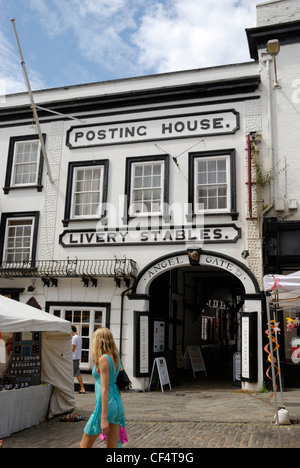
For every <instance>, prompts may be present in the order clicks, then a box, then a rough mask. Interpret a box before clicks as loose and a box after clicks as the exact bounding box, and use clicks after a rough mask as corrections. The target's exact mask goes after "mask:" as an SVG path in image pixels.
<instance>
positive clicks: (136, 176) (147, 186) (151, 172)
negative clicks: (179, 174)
mask: <svg viewBox="0 0 300 468" xmlns="http://www.w3.org/2000/svg"><path fill="white" fill-rule="evenodd" d="M168 167H169V160H168V157H165V156H163V157H154V156H153V157H151V156H147V157H145V158H130V159H128V160H127V175H126V195H127V203H128V215H129V217H136V216H143V215H144V216H147V215H156V216H161V215H164V204H165V203H167V202H168V197H169V195H168V186H169V170H168Z"/></svg>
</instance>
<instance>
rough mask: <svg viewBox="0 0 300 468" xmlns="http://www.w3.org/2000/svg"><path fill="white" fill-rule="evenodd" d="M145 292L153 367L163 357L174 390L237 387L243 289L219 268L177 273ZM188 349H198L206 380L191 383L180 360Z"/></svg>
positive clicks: (201, 374)
mask: <svg viewBox="0 0 300 468" xmlns="http://www.w3.org/2000/svg"><path fill="white" fill-rule="evenodd" d="M149 292H150V297H151V299H150V320H151V322H150V330H151V331H152V332H151V335H150V351H151V358H152V362H153V360H154V359H155V358H156V357H160V356H164V357H166V359H167V364H168V370H169V374H170V378H171V382H172V383H173V385H180V386H183V387H184V386H186V387H187V388H196V387H197V386H200V387H207V386H210V385H213V386H215V387H221V388H224V386H225V387H226V386H227V387H228V386H230V387H232V385H233V384H235V385H237V386H238V385H239V380H238V379H236V378H235V376H237V375H238V374H237V373H236V374H235V376H234V367H235V365H237V366H239V362H238V358H237V357H236V356H237V354H236V353H239V352H240V348H241V342H240V313H241V312H242V311H243V303H244V300H243V296H244V294H245V290H244V287H243V285H242V283H241V282H240V281H239V280H238V279H237V278H236V277H235V276H233V275H232V274H230V273H227V272H225V271H223V270H221V269H219V268H213V267H209V268H208V267H200V266H199V267H196V268H195V267H182V268H176V269H173V270H170V271H168V272H166V273H164V274H162V275H160V276H159V277H158V278H156V279H155V280H154V281H153V282H152V284H151V286H150V291H149ZM188 346H200V349H201V352H202V356H203V360H204V364H205V368H206V373H207V375H205V373H204V372H199V373H196V378H194V374H193V371H192V368H191V365H190V360H189V359H185V358H184V356H185V352H186V349H187V347H188ZM151 365H152V363H151ZM191 386H192V387H191Z"/></svg>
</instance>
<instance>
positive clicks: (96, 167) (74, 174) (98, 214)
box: [71, 164, 104, 219]
mask: <svg viewBox="0 0 300 468" xmlns="http://www.w3.org/2000/svg"><path fill="white" fill-rule="evenodd" d="M86 170H88V171H94V170H100V184H99V185H100V186H99V191H96V190H95V191H93V190H92V191H89V192H88V191H87V192H86V193H99V204H98V207H97V212H96V213H95V214H87V215H83V214H80V215H76V214H75V209H76V205H75V197H76V193H77V192H76V185H77V180H78V179H77V177H78V172H79V171H86ZM103 187H104V166H103V165H102V164H99V165H95V166H82V167H81V166H79V167H74V172H73V187H72V200H71V218H72V219H92V218H97V219H98V218H99V217H100V216H101V213H102V200H103ZM79 193H81V194H83V193H85V192H83V191H82V192H79Z"/></svg>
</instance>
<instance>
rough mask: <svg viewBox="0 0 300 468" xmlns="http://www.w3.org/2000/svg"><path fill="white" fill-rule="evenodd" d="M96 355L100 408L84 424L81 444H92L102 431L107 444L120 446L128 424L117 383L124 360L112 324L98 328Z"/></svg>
mask: <svg viewBox="0 0 300 468" xmlns="http://www.w3.org/2000/svg"><path fill="white" fill-rule="evenodd" d="M92 356H93V361H94V364H95V367H94V369H93V376H94V378H95V396H96V408H95V411H94V413H93V414H92V416H91V417H90V419H89V421H88V423H87V425H86V426H85V428H84V434H83V437H82V441H81V444H80V447H81V448H92V447H93V444H94V442H95V440H96V439H97V437H98V436H99V435H100V434H101V433H102V434H103V436H105V437H106V446H107V448H117V447H118V442H119V433H120V427H124V426H125V413H124V408H123V403H122V400H121V396H120V392H119V389H118V387H117V385H116V380H117V376H118V374H119V371H120V366H121V360H120V356H119V352H118V349H117V347H116V344H115V341H114V338H113V335H112V333H111V331H110V330H109V329H108V328H104V327H102V328H98V330H97V331H96V332H95V333H94V336H93V340H92Z"/></svg>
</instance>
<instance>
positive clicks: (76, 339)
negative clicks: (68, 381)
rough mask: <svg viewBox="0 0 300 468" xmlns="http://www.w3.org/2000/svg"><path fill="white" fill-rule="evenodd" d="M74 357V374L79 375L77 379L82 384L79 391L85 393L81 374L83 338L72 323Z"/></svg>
mask: <svg viewBox="0 0 300 468" xmlns="http://www.w3.org/2000/svg"><path fill="white" fill-rule="evenodd" d="M72 337H73V338H72V359H73V374H74V377H77V380H78V382H79V385H80V390H79V392H77V393H80V394H85V388H84V385H83V380H82V377H81V374H80V360H81V350H82V338H81V336H79V335H78V333H77V328H76V327H75V326H74V325H72Z"/></svg>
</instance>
